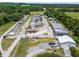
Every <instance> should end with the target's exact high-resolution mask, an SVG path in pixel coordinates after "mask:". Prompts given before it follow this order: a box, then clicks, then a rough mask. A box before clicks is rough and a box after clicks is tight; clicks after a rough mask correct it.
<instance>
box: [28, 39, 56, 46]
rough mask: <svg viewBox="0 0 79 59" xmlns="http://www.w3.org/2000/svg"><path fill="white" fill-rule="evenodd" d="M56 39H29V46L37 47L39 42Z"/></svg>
mask: <svg viewBox="0 0 79 59" xmlns="http://www.w3.org/2000/svg"><path fill="white" fill-rule="evenodd" d="M55 41H56V40H55V39H53V38H42V39H36V40H29V41H28V42H27V45H28V47H35V46H37V45H38V44H39V43H46V42H55Z"/></svg>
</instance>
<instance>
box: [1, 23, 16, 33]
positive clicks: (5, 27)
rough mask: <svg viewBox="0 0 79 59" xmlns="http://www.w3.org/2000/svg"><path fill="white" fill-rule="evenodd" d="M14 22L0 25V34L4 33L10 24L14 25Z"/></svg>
mask: <svg viewBox="0 0 79 59" xmlns="http://www.w3.org/2000/svg"><path fill="white" fill-rule="evenodd" d="M14 23H15V22H10V23H6V24H4V25H2V26H1V27H0V35H2V34H4V33H5V32H6V31H7V30H8V29H9V28H10V27H11V26H12V25H14Z"/></svg>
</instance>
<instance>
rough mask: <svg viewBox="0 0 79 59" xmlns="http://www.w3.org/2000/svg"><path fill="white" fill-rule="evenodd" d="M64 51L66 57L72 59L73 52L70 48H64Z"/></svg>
mask: <svg viewBox="0 0 79 59" xmlns="http://www.w3.org/2000/svg"><path fill="white" fill-rule="evenodd" d="M63 51H64V56H66V57H71V52H70V49H69V48H66V47H64V48H63Z"/></svg>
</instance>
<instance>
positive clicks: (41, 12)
mask: <svg viewBox="0 0 79 59" xmlns="http://www.w3.org/2000/svg"><path fill="white" fill-rule="evenodd" d="M41 14H44V11H35V12H31V15H41Z"/></svg>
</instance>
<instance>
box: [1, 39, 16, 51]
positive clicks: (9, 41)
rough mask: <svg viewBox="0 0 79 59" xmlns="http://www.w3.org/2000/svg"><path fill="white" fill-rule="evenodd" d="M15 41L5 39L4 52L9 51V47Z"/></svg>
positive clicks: (3, 43)
mask: <svg viewBox="0 0 79 59" xmlns="http://www.w3.org/2000/svg"><path fill="white" fill-rule="evenodd" d="M14 40H15V39H14V38H13V39H10V38H6V39H3V40H2V42H1V44H2V48H3V50H7V49H8V48H9V46H10V45H11V44H12V43H13V42H14Z"/></svg>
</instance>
